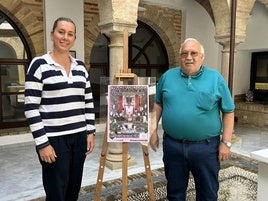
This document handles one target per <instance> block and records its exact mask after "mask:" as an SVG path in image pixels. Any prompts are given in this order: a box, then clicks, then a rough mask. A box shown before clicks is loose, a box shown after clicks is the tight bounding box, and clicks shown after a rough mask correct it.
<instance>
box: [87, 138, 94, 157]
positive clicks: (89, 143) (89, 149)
mask: <svg viewBox="0 0 268 201" xmlns="http://www.w3.org/2000/svg"><path fill="white" fill-rule="evenodd" d="M94 146H95V143H94V135H93V134H89V135H88V136H87V152H86V155H88V154H90V153H91V152H92V151H93V149H94Z"/></svg>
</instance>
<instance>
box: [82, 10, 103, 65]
mask: <svg viewBox="0 0 268 201" xmlns="http://www.w3.org/2000/svg"><path fill="white" fill-rule="evenodd" d="M98 22H99V15H95V16H94V17H93V19H92V20H91V21H90V22H88V24H85V31H84V32H85V37H84V38H85V64H86V66H87V67H90V54H91V50H92V48H93V45H94V43H95V40H96V38H97V37H98V35H99V34H100V31H101V30H100V27H99V26H98Z"/></svg>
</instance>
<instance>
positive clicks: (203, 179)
mask: <svg viewBox="0 0 268 201" xmlns="http://www.w3.org/2000/svg"><path fill="white" fill-rule="evenodd" d="M219 143H220V138H219V137H214V138H211V139H207V140H203V141H200V142H196V143H195V142H187V141H185V142H183V141H176V140H174V139H172V138H170V137H169V136H167V135H166V134H164V138H163V152H164V155H163V161H164V166H165V175H166V178H167V198H168V200H169V201H185V200H186V190H187V186H188V180H189V173H190V172H191V173H192V175H193V177H194V181H195V188H196V201H217V198H218V190H219V182H218V173H219V170H220V162H219V160H218V149H219Z"/></svg>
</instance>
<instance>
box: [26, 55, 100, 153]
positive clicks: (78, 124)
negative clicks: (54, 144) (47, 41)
mask: <svg viewBox="0 0 268 201" xmlns="http://www.w3.org/2000/svg"><path fill="white" fill-rule="evenodd" d="M71 60H72V62H71V70H70V73H69V76H68V75H67V74H66V71H65V69H64V68H63V67H62V66H60V65H59V64H57V63H55V62H54V61H53V60H52V58H51V57H50V55H49V53H47V54H45V55H43V56H40V57H35V58H34V59H33V60H32V62H31V64H30V67H29V69H28V72H27V75H26V82H25V116H26V118H27V121H28V123H29V126H30V129H31V132H32V134H33V137H34V140H35V143H36V146H37V149H40V148H42V147H45V146H47V145H48V144H49V142H48V137H52V136H62V135H69V134H75V133H78V132H84V131H86V132H87V134H93V133H95V114H94V104H93V95H92V89H91V85H90V81H89V75H88V72H87V71H86V68H85V64H84V63H83V62H82V61H80V60H77V59H74V58H72V57H71Z"/></svg>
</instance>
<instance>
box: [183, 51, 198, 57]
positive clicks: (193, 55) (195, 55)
mask: <svg viewBox="0 0 268 201" xmlns="http://www.w3.org/2000/svg"><path fill="white" fill-rule="evenodd" d="M189 54H190V55H191V57H197V56H198V55H199V53H198V52H182V53H181V57H182V58H187V57H188V55H189Z"/></svg>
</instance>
